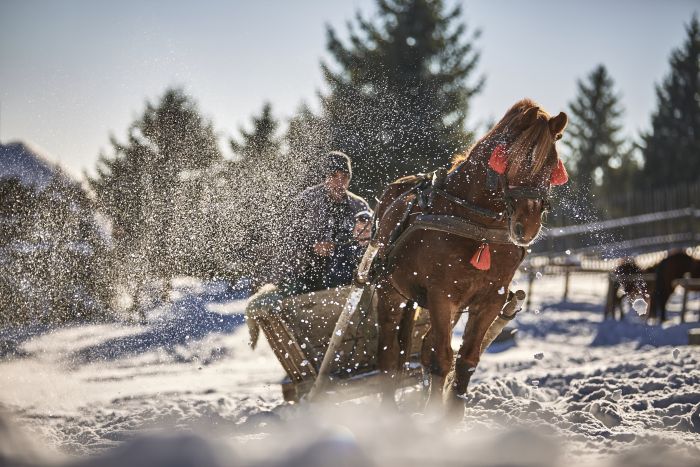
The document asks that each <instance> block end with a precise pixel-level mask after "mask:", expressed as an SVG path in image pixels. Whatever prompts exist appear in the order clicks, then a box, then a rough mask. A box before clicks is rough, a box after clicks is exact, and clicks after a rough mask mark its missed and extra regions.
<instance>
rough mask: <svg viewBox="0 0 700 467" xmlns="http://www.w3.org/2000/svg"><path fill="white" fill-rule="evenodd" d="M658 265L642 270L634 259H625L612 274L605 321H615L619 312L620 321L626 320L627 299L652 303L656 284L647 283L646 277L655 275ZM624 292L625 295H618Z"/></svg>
mask: <svg viewBox="0 0 700 467" xmlns="http://www.w3.org/2000/svg"><path fill="white" fill-rule="evenodd" d="M655 271H656V265H654V266H651V267H648V268H646V269H642V268H640V267H639V265H637V263H636V262H635V260H634V259H633V258H624V259H623V260H622V261H621V262H620V264H619V265H618V266H617V267H616V268H615V269H614V270H613V272H612V274H611V283H610V289H609V290H608V303H607V304H606V307H605V316H604V319H607V318H608V317H610V318H612V319H615V313H616V312H619V315H618V316H619V318H618V319H619V320H620V321H622V319H623V318H624V310H623V309H622V299H623V298H624V297H627V298H628V299H629V301H630V302H634V300H636V299H638V298H641V299H643V300H644V301H645V302H647V303H650V300H651V296H652V294H653V293H654V282H650V283H649V282H647V281H646V280H645V279H644V276H645V275H647V274H653V273H654V272H655ZM619 290H622V292H623V294H622V295H620V294H618V291H619Z"/></svg>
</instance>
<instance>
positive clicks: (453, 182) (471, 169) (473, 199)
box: [446, 159, 495, 208]
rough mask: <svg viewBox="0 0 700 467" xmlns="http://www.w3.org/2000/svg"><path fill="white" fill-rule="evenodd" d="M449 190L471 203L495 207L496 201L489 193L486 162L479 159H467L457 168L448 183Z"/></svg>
mask: <svg viewBox="0 0 700 467" xmlns="http://www.w3.org/2000/svg"><path fill="white" fill-rule="evenodd" d="M446 188H447V190H448V191H449V192H450V193H451V194H452V195H453V196H457V197H459V198H461V199H463V200H465V201H468V202H470V203H474V204H477V205H479V206H481V207H484V208H493V207H494V206H493V205H494V204H495V203H494V202H493V200H492V198H491V196H489V194H488V191H489V190H488V187H487V180H486V170H485V164H483V163H481V162H480V161H478V160H469V159H467V160H465V161H464V162H462V164H461V165H460V166H459V167H458V168H457V169H455V171H454V172H453V173H452V175H451V176H450V178H449V180H448V181H447V184H446Z"/></svg>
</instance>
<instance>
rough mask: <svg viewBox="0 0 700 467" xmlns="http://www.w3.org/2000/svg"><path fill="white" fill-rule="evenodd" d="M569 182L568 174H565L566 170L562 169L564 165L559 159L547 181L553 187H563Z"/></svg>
mask: <svg viewBox="0 0 700 467" xmlns="http://www.w3.org/2000/svg"><path fill="white" fill-rule="evenodd" d="M568 181H569V174H568V173H566V168H565V167H564V163H563V162H562V161H561V159H559V160H558V161H557V166H556V167H555V168H554V170H553V171H552V176H551V177H550V179H549V182H550V183H551V184H552V185H554V186H558V185H563V184H565V183H566V182H568Z"/></svg>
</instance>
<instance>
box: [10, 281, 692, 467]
mask: <svg viewBox="0 0 700 467" xmlns="http://www.w3.org/2000/svg"><path fill="white" fill-rule="evenodd" d="M561 285H562V280H561V278H553V277H543V278H541V279H540V280H539V281H538V287H537V288H536V290H535V293H536V295H535V297H533V307H536V308H537V309H539V310H541V312H540V313H539V314H537V315H535V314H534V313H526V312H521V313H519V314H518V316H517V318H516V321H515V322H514V324H513V326H514V327H516V328H517V329H518V330H519V332H518V333H517V335H516V338H517V343H516V345H512V343H511V345H510V346H507V347H500V348H499V347H497V348H495V349H492V350H489V351H488V352H487V353H486V354H485V355H484V357H483V359H482V362H481V364H480V365H479V366H478V368H477V369H476V371H475V372H474V374H473V376H472V379H471V383H470V389H469V392H468V393H467V396H466V399H467V400H466V404H467V410H466V413H465V416H464V419H463V420H461V421H459V423H457V424H456V425H448V424H446V422H444V421H441V418H439V415H438V414H436V413H433V412H431V411H427V412H425V413H424V412H423V411H422V409H421V407H422V402H423V392H421V391H420V390H419V387H418V386H417V387H416V388H409V389H406V390H402V391H398V392H397V396H398V399H399V405H400V410H399V411H398V412H383V411H382V410H381V409H380V406H379V403H378V401H377V399H376V398H375V397H365V398H363V399H360V400H355V401H349V402H345V403H342V404H338V405H320V404H301V405H289V404H284V403H283V401H282V396H281V391H280V388H279V384H278V383H279V381H280V380H281V379H282V376H283V371H282V369H281V367H280V365H279V363H278V362H277V360H276V359H275V357H274V355H273V354H272V351H271V350H270V348H269V346H268V345H267V343H266V342H264V340H262V339H261V344H260V345H259V346H258V348H257V349H256V350H255V351H252V350H251V349H250V348H249V347H248V345H247V341H248V333H247V329H246V328H245V325H244V321H243V317H242V312H243V309H244V306H245V301H244V300H231V298H230V297H228V296H226V295H224V294H222V293H218V288H217V287H212V286H210V285H207V284H201V283H198V282H196V281H191V280H190V281H188V280H182V281H179V282H177V283H176V284H175V290H174V291H173V293H172V294H171V297H172V299H171V302H170V303H169V304H165V305H161V306H159V307H158V308H155V309H152V310H150V311H149V313H148V324H147V325H143V326H134V325H127V324H124V323H108V324H100V325H80V326H78V325H75V326H71V327H64V328H60V329H50V328H42V327H33V328H21V329H18V328H15V329H5V330H3V331H1V332H0V344H1V345H0V350H1V349H9V350H8V351H5V352H2V353H1V354H0V355H2V360H0V408H2V409H4V412H5V415H4V416H2V417H0V458H2V456H3V455H5V456H11V457H14V458H19V459H25V460H35V461H36V465H42V463H46V462H47V459H48V460H51V461H55V460H56V459H59V460H61V459H62V460H64V461H67V462H73V460H74V459H75V457H76V456H77V457H82V456H84V455H87V454H90V455H97V456H98V457H93V458H90V459H91V460H90V461H89V463H88V464H81V465H110V466H111V465H115V466H116V465H134V466H146V465H149V466H154V465H155V466H166V465H178V466H205V467H206V466H230V465H244V466H247V465H250V466H258V465H259V466H262V465H265V466H277V465H280V466H281V465H299V466H301V465H304V466H307V465H308V466H316V465H317V466H321V465H369V464H375V465H402V466H410V465H426V464H430V465H448V464H449V465H457V464H459V465H467V466H470V465H474V466H475V465H523V466H525V465H546V466H554V465H567V466H569V465H572V466H579V465H584V466H585V465H600V464H601V463H603V464H604V465H628V466H632V465H650V466H651V465H658V466H665V465H688V466H690V465H696V466H697V465H698V464H697V459H700V347H690V346H687V345H686V344H687V331H688V329H690V328H693V327H698V326H700V325H699V324H698V322H697V321H698V320H697V314H695V313H692V312H691V313H689V316H688V320H689V321H690V323H686V324H680V323H678V322H671V323H669V324H667V325H664V326H659V325H654V326H649V325H647V324H644V323H643V322H642V320H641V319H640V318H639V317H638V316H637V313H636V312H634V310H632V311H630V312H628V313H627V314H626V321H623V322H616V321H605V322H604V321H602V304H603V302H604V298H605V291H606V289H605V287H606V280H605V278H604V277H598V276H582V277H580V278H579V277H576V276H575V277H574V278H572V281H571V288H570V290H569V300H568V301H567V302H564V303H562V302H561V291H562V287H561ZM691 298H692V297H691ZM698 302H699V301H698V300H697V299H694V300H691V301H690V302H689V309H690V310H697V309H698V308H699V307H698ZM679 306H680V305H679V301H678V300H677V297H674V298H673V299H672V302H671V306H670V310H671V315H672V316H673V317H674V319H676V320H677V316H676V315H677V310H678V308H679ZM462 324H463V323H459V324H458V328H457V329H459V327H460V326H461V325H462ZM684 336H685V341H684V340H683V338H684ZM460 342H461V332H460V331H458V332H456V333H455V336H454V341H453V344H454V346H455V347H457V346H458V345H459V343H460ZM533 355H534V356H535V358H533ZM537 355H542V356H546V358H541V359H538V358H537ZM6 440H11V441H6ZM33 456H36V457H33ZM9 465H12V464H9ZM71 465H73V464H71Z"/></svg>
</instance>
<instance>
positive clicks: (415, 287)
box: [373, 99, 567, 416]
mask: <svg viewBox="0 0 700 467" xmlns="http://www.w3.org/2000/svg"><path fill="white" fill-rule="evenodd" d="M566 123H567V116H566V114H564V113H560V114H559V115H557V116H556V117H551V116H550V115H549V114H547V113H546V112H545V111H544V110H542V109H541V108H540V107H539V106H538V105H537V104H536V103H534V102H533V101H531V100H529V99H525V100H522V101H519V102H517V103H516V104H515V105H514V106H513V107H512V108H511V109H510V110H508V112H507V113H506V114H505V116H504V117H503V118H502V119H501V120H500V121H499V122H498V123H497V124H496V125H495V126H494V127H493V128H492V129H491V130H490V131H489V132H488V134H487V135H486V136H485V137H484V138H482V139H481V140H480V141H478V142H477V143H476V144H475V145H474V146H473V147H472V148H471V149H470V150H469V151H467V152H466V153H465V154H463V155H460V156H458V157H456V159H455V160H454V164H453V166H452V167H451V169H450V170H449V173H448V174H447V176H446V179H445V181H444V186H443V187H442V189H441V190H440V191H436V192H434V193H433V194H432V195H431V197H432V199H431V202H430V203H429V204H428V205H427V206H428V207H426V203H421V202H420V201H421V200H420V199H418V198H419V197H420V192H419V191H411V187H412V186H415V185H416V181H417V178H416V177H406V178H403V179H400V180H398V181H397V182H395V183H394V184H392V185H390V186H389V187H388V189H387V190H386V191H385V192H384V194H383V195H382V198H381V199H380V202H379V205H378V207H377V212H376V219H377V220H376V225H375V229H376V234H375V236H374V239H373V245H374V246H376V247H377V248H378V255H377V258H378V261H377V263H378V264H380V265H383V266H384V267H383V268H382V269H381V270H380V272H379V273H378V275H377V276H376V277H375V278H374V280H373V282H374V283H375V284H377V286H376V290H377V301H378V302H377V312H378V320H379V326H380V329H379V362H378V363H379V367H380V370H381V371H382V372H383V374H384V382H383V393H382V400H383V403H384V404H390V405H393V404H395V401H394V392H395V391H394V388H395V387H394V384H393V380H394V378H395V377H396V376H397V372H398V371H400V367H401V359H400V357H401V355H400V354H401V352H402V351H403V352H404V354H405V353H406V352H405V350H402V347H405V338H406V337H408V336H410V332H406V331H405V329H406V328H407V326H410V322H411V317H412V314H411V313H410V310H412V308H413V307H412V306H411V305H412V304H413V303H417V304H418V305H420V306H421V307H424V308H427V309H428V311H429V314H430V321H431V328H430V331H429V333H428V335H426V336H425V338H424V345H423V352H422V359H423V366H424V368H427V369H429V371H430V374H431V383H430V396H429V401H435V400H440V399H442V396H443V385H444V382H445V380H446V377H447V376H448V373H449V372H450V370H451V369H452V367H453V362H454V358H453V351H452V347H451V344H450V341H451V335H452V328H453V327H454V324H455V323H456V320H457V318H458V317H459V315H460V313H462V312H463V311H466V310H468V311H469V321H468V323H467V327H466V329H465V332H464V337H463V341H462V345H461V347H460V349H459V355H458V357H457V360H456V363H454V370H453V371H454V372H453V377H454V378H453V382H452V383H451V384H450V385H449V387H448V394H447V396H448V397H446V398H445V401H446V402H447V403H448V404H450V405H451V406H453V409H454V412H453V413H454V414H459V416H461V414H462V413H463V410H464V404H463V400H462V398H464V395H465V393H466V389H467V385H468V383H469V379H470V377H471V375H472V373H473V371H474V370H475V368H476V366H477V365H478V363H479V358H480V355H481V347H482V341H483V340H484V336H485V334H486V333H487V330H488V329H489V327H490V326H491V324H492V323H493V322H494V320H495V319H496V317H497V316H498V314H499V311H500V310H501V307H502V306H503V305H504V303H505V301H506V298H507V296H508V286H509V284H510V282H511V280H512V278H513V275H514V273H515V271H516V270H517V268H518V266H519V265H520V263H521V262H522V260H523V258H524V256H525V253H526V250H525V249H526V247H527V246H528V245H529V244H530V243H531V242H533V241H534V240H535V238H536V237H537V235H538V233H539V231H540V228H541V216H542V214H543V213H544V212H545V211H546V210H547V208H548V201H547V195H548V192H549V189H550V185H551V184H561V183H563V182H565V180H566V172H565V170H564V168H563V165H562V164H561V161H559V159H558V156H557V152H556V149H555V142H556V140H558V139H559V138H560V137H561V134H562V132H563V130H564V128H565V126H566ZM555 179H556V180H555ZM425 213H430V214H436V215H440V216H451V218H454V219H456V220H459V221H460V222H462V223H467V224H470V225H472V226H476V227H479V228H483V229H485V231H488V232H496V233H497V232H498V231H502V232H503V234H504V235H505V238H506V240H505V241H502V242H500V243H498V244H491V245H489V244H488V243H487V242H484V241H483V240H482V239H478V240H477V239H472V238H467V237H465V236H462V235H458V234H450V233H445V232H440V231H438V230H420V229H418V230H414V231H413V232H412V233H411V234H410V236H408V237H407V238H406V239H405V241H403V242H400V244H396V245H393V246H394V248H393V250H392V251H391V257H392V258H393V259H392V261H391V264H388V265H387V262H386V257H387V249H389V248H392V242H393V241H394V240H395V238H394V237H395V236H396V232H397V226H398V228H399V229H405V228H409V227H410V225H411V223H412V222H414V219H416V218H417V216H418V215H419V214H425ZM382 258H384V260H383V259H382ZM470 258H471V260H470ZM407 310H409V311H407ZM407 314H408V317H407V316H406V315H407ZM399 336H402V337H404V339H401V340H402V341H404V346H402V345H401V343H400V339H399ZM404 356H405V355H404Z"/></svg>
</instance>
